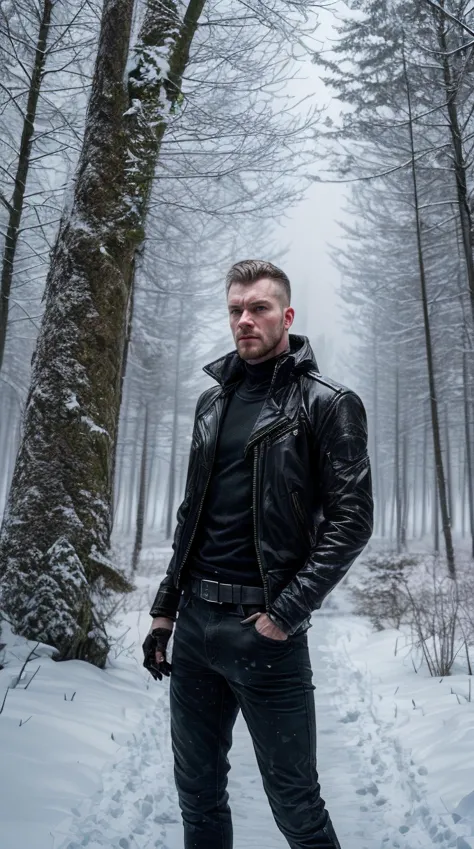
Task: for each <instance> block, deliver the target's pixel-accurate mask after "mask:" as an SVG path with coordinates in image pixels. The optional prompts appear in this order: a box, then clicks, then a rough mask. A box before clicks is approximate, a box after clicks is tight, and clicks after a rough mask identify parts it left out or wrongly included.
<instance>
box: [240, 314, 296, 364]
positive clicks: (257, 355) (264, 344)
mask: <svg viewBox="0 0 474 849" xmlns="http://www.w3.org/2000/svg"><path fill="white" fill-rule="evenodd" d="M284 331H285V322H284V319H283V316H282V319H281V322H280V324H279V325H278V326H277V327H275V328H274V329H273V330H272V331H271V332H267V333H266V334H265V336H263V337H261V336H259V337H258V339H252V340H248V341H247V342H246V341H245V340H243V341H242V342H241V341H238V342H237V343H236V345H237V351H238V353H239V356H240V357H241V358H242V359H243V360H260V359H261V358H262V357H267V356H268V355H269V354H271V352H272V351H273V350H274V349H275V348H276V347H277V345H278V344H279V342H281V339H282V337H283V334H284Z"/></svg>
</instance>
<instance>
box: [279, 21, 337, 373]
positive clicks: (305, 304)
mask: <svg viewBox="0 0 474 849" xmlns="http://www.w3.org/2000/svg"><path fill="white" fill-rule="evenodd" d="M320 20H321V25H320V27H319V29H318V31H317V37H318V39H319V40H320V42H321V45H322V48H323V49H324V50H325V51H326V50H328V49H329V47H330V43H331V39H332V38H333V37H334V34H333V32H332V29H331V23H332V21H333V18H332V16H329V14H328V13H322V17H321V19H320ZM299 77H304V78H305V79H304V80H302V79H299V80H298V82H297V93H298V96H299V97H301V96H302V95H303V94H304V95H306V94H313V93H314V95H315V98H316V102H317V104H318V106H324V107H325V114H326V115H329V116H331V117H332V118H336V117H337V116H338V114H339V111H340V104H339V103H338V102H337V101H334V100H331V93H330V92H329V91H328V90H327V89H326V88H325V86H324V84H323V83H322V81H321V79H320V69H319V68H318V67H317V66H315V65H313V64H312V63H311V62H309V61H308V62H307V63H305V65H304V67H303V68H302V70H301V71H300V73H299ZM311 172H312V173H318V165H317V151H316V149H315V160H314V166H313V168H312V169H311ZM345 191H346V187H345V186H344V185H341V184H335V183H332V184H329V183H326V184H322V183H313V184H312V186H311V188H310V190H309V192H308V194H307V196H306V198H305V200H304V201H303V202H302V203H300V204H299V205H298V206H297V207H295V208H294V209H293V210H291V211H290V213H289V221H287V222H285V224H284V225H283V226H282V227H281V234H282V241H283V242H284V243H285V244H288V245H289V254H288V256H287V257H286V259H285V264H284V270H285V271H286V272H287V274H288V276H289V278H290V281H291V284H292V289H293V306H294V308H295V313H296V315H295V323H294V325H293V329H294V332H295V333H303V334H306V335H309V336H310V337H312V338H314V337H315V336H317V335H319V334H321V333H324V335H325V336H326V338H327V339H328V342H329V344H331V343H332V345H333V346H334V349H335V351H338V350H339V351H341V352H342V350H344V352H345V355H346V356H347V354H348V353H350V347H351V344H354V342H353V339H351V337H350V336H348V335H347V334H345V333H344V326H343V323H342V320H341V303H340V299H339V298H338V296H337V294H336V289H337V287H338V285H339V282H340V274H339V272H338V270H337V269H336V268H335V267H334V265H333V264H332V262H331V259H330V256H329V246H330V245H336V246H337V243H338V242H341V231H340V229H339V227H338V225H337V221H340V220H342V219H343V218H344V215H343V211H342V210H343V206H344V194H345ZM315 354H316V358H317V357H318V351H315ZM319 365H320V368H321V367H322V370H323V371H324V370H325V369H324V363H323V365H322V366H321V363H320V364H319ZM332 368H333V373H332V374H331V375H329V376H331V377H333V378H334V379H335V380H341V381H343V382H344V381H345V380H346V374H345V371H346V370H345V369H344V368H343V367H342V365H340V364H338V363H337V362H334V365H333V366H332ZM334 369H335V371H336V373H334Z"/></svg>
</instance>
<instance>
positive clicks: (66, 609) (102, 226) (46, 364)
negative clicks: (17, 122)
mask: <svg viewBox="0 0 474 849" xmlns="http://www.w3.org/2000/svg"><path fill="white" fill-rule="evenodd" d="M203 5H204V0H198V2H196V0H191V2H190V3H189V5H188V7H187V10H186V13H185V15H184V19H183V21H182V22H180V20H179V17H178V13H177V9H176V6H175V5H174V3H173V2H170V0H166V2H164V3H162V2H156V0H149V2H148V4H147V7H146V11H145V15H144V21H143V25H142V29H141V32H140V35H139V38H138V41H137V46H136V47H135V49H134V51H133V52H132V56H131V59H130V61H129V62H128V64H127V57H128V50H129V39H130V29H131V21H132V14H133V0H105V3H104V8H103V15H102V22H101V31H100V38H99V48H98V55H97V60H96V65H95V70H94V77H93V82H92V91H91V98H90V102H89V107H88V114H87V120H86V129H85V135H84V141H83V146H82V150H81V155H80V158H79V163H78V167H77V171H76V176H75V181H74V195H73V198H72V203H71V208H70V209H68V210H66V211H65V213H64V215H63V219H62V222H61V226H60V229H59V234H58V237H57V241H56V244H55V247H54V250H53V253H52V258H51V266H50V270H49V274H48V279H47V283H46V292H45V297H46V307H45V312H44V318H43V321H42V324H41V329H40V333H39V337H38V342H37V347H36V351H35V354H34V357H33V368H32V379H31V385H30V390H29V394H28V399H27V404H26V409H25V417H24V428H23V440H22V443H21V446H20V450H19V454H18V457H17V462H16V467H15V471H14V475H13V480H12V485H11V489H10V495H9V500H8V505H7V509H6V513H5V517H4V522H3V526H2V532H1V537H0V575H1V584H0V586H1V604H2V607H3V609H4V610H5V612H6V614H7V616H8V617H9V619H10V621H11V622H12V625H13V627H14V628H15V630H16V631H17V632H18V633H20V634H23V635H25V636H27V637H31V638H37V639H41V640H43V641H44V642H47V643H51V644H52V645H55V646H56V647H57V649H58V657H59V658H60V659H67V658H72V657H80V658H82V659H84V660H87V661H90V662H91V663H94V664H96V665H98V666H103V664H104V663H105V659H106V656H107V640H106V635H105V629H104V625H103V622H102V621H101V611H100V608H99V607H98V606H97V604H96V602H95V593H96V591H97V590H99V591H100V592H102V593H103V592H104V590H107V589H110V590H116V591H119V592H120V591H126V590H127V589H129V588H130V584H129V583H128V581H127V580H126V579H125V577H124V576H123V575H121V574H120V572H119V571H118V570H117V569H115V568H114V566H113V564H112V563H110V562H109V561H108V559H107V553H108V550H109V541H110V532H111V525H112V491H113V469H114V454H115V442H116V438H117V430H118V419H119V411H120V397H121V381H122V373H123V361H124V349H125V343H126V338H127V319H128V316H129V305H130V299H131V292H132V285H133V267H134V257H135V254H136V251H137V250H138V249H139V248H140V246H141V244H142V241H143V237H144V228H145V220H146V213H147V205H148V200H149V197H150V192H151V186H152V181H153V177H154V173H155V167H156V162H157V158H158V154H159V150H160V144H161V140H162V138H163V134H164V131H165V128H166V122H167V118H168V116H169V112H170V109H173V108H174V104H175V103H176V102H177V101H179V99H180V88H181V80H182V75H183V72H184V69H185V67H186V64H187V61H188V57H189V49H190V46H191V42H192V39H193V37H194V34H195V32H196V28H197V22H198V19H199V16H200V14H201V11H202V8H203ZM127 73H128V90H127V88H126V87H125V86H124V79H126V78H127ZM79 564H80V566H79ZM81 570H82V571H81ZM80 574H81V575H84V576H85V579H86V581H87V592H85V591H84V584H83V582H82V581H81V580H79V577H78V576H79V575H80ZM48 577H49V579H50V581H49V582H48ZM51 581H52V582H53V584H52V583H51ZM38 588H39V589H40V590H41V599H40V600H39V599H38ZM53 589H54V592H53ZM48 599H49V601H50V602H51V609H50V611H49V616H46V615H45V610H46V607H47V605H48V603H49V602H48ZM53 599H54V601H53ZM40 601H41V609H40V608H39V607H38V604H39V602H40ZM58 610H59V613H58V612H57V611H58Z"/></svg>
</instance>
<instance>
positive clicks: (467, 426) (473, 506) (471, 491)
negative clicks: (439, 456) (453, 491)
mask: <svg viewBox="0 0 474 849" xmlns="http://www.w3.org/2000/svg"><path fill="white" fill-rule="evenodd" d="M466 341H467V340H466V332H464V345H463V352H462V369H463V401H464V438H465V443H466V467H467V487H468V489H467V494H468V497H467V500H468V509H469V530H470V534H471V555H472V557H474V481H473V474H474V469H473V465H472V460H473V457H472V442H471V440H472V431H471V423H470V421H469V413H470V410H471V409H472V404H471V399H470V397H469V386H470V382H469V365H468V361H467V350H466Z"/></svg>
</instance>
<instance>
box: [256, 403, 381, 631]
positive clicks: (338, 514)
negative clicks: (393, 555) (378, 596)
mask: <svg viewBox="0 0 474 849" xmlns="http://www.w3.org/2000/svg"><path fill="white" fill-rule="evenodd" d="M314 450H315V455H316V463H315V467H316V469H317V470H318V481H317V482H316V486H317V488H318V489H319V493H320V500H321V503H322V508H323V516H324V518H323V521H322V522H321V523H320V525H319V526H318V530H317V533H316V539H315V544H314V546H313V548H312V550H311V554H310V556H309V558H308V559H307V561H306V563H305V564H304V566H303V568H302V569H300V570H299V572H297V574H296V575H295V577H294V578H293V579H292V580H291V581H290V583H289V584H287V586H286V587H285V588H284V590H283V591H282V592H281V593H280V595H279V596H278V597H277V598H276V599H275V601H274V602H273V604H272V605H271V607H270V616H271V618H272V619H273V621H274V622H275V624H277V625H278V626H279V627H280V628H281V629H282V630H283V631H285V632H286V633H288V634H292V633H293V632H294V631H296V629H297V628H298V626H299V625H301V624H302V622H304V620H305V619H307V618H308V617H309V616H310V615H311V613H312V611H313V610H316V609H317V608H319V607H321V604H322V602H323V600H324V598H325V597H326V596H327V595H328V593H330V592H331V590H332V589H334V587H335V586H336V584H337V583H339V581H340V580H341V578H343V577H344V575H345V574H346V572H347V571H348V569H349V567H350V566H351V565H352V563H353V562H354V560H355V559H356V558H357V557H358V555H359V554H360V553H361V551H362V550H363V549H364V548H365V546H366V545H367V543H368V541H369V539H370V537H371V535H372V530H373V499H372V479H371V472H370V460H369V456H368V452H367V417H366V413H365V409H364V406H363V404H362V401H361V399H360V398H359V396H358V395H357V394H356V393H355V392H352V391H350V390H346V391H344V392H342V393H340V394H338V395H337V396H336V398H335V399H334V400H333V401H331V406H330V407H329V409H328V411H327V413H326V415H325V417H324V420H323V422H322V423H321V426H320V427H319V429H318V432H316V433H315V446H314Z"/></svg>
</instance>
